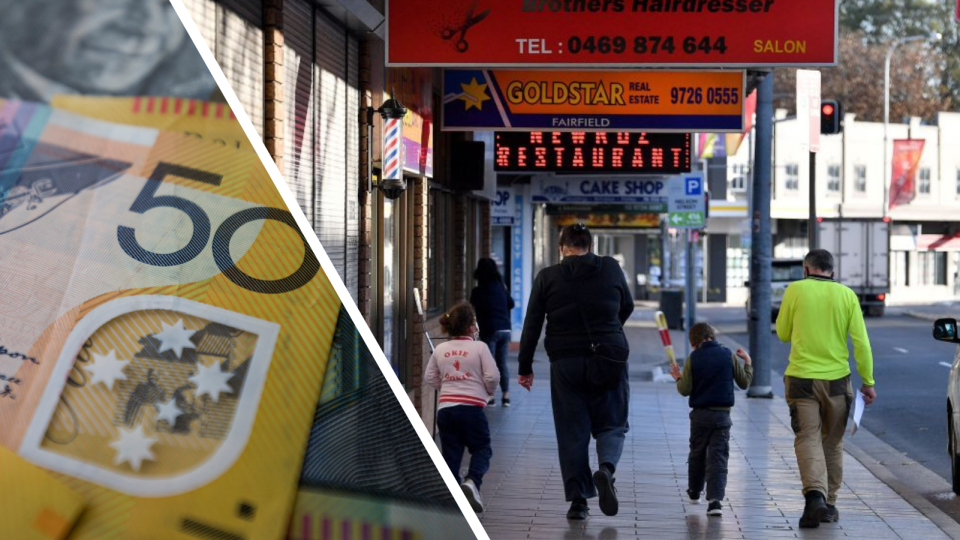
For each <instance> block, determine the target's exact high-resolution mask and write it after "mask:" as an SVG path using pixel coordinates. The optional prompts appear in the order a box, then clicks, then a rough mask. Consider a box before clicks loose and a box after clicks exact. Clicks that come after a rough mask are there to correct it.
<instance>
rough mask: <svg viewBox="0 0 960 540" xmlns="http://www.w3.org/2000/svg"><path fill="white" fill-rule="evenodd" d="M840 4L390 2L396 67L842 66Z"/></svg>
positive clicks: (812, 0)
mask: <svg viewBox="0 0 960 540" xmlns="http://www.w3.org/2000/svg"><path fill="white" fill-rule="evenodd" d="M837 5H838V4H837V0H509V1H506V0H442V1H441V0H390V1H389V3H388V6H387V64H388V65H390V66H448V67H470V66H483V67H538V66H539V67H544V66H552V67H572V66H597V67H644V66H648V67H649V66H687V67H696V66H700V67H705V66H710V67H763V66H833V65H836V59H837V19H838V17H837Z"/></svg>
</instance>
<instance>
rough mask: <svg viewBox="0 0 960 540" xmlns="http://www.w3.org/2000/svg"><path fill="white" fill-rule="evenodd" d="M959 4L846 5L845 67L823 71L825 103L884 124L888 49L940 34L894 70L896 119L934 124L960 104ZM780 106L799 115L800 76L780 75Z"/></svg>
mask: <svg viewBox="0 0 960 540" xmlns="http://www.w3.org/2000/svg"><path fill="white" fill-rule="evenodd" d="M954 7H955V4H954V3H953V0H843V1H842V2H841V3H840V39H839V43H838V48H839V61H838V65H837V67H835V68H825V69H822V70H821V74H822V75H821V77H822V83H821V84H822V90H821V94H822V95H823V97H824V98H836V99H838V100H839V101H840V102H841V103H842V104H843V107H844V111H845V112H852V113H856V114H857V120H861V121H873V122H882V121H883V66H884V59H885V57H886V53H887V49H888V48H889V45H890V44H891V43H893V41H894V40H895V39H898V38H900V37H905V36H914V35H924V34H929V33H930V32H933V31H935V32H940V33H941V34H943V39H942V40H941V41H940V42H938V43H933V44H927V43H924V42H914V43H908V44H905V45H901V46H900V47H899V48H898V49H897V52H896V54H895V55H894V57H893V61H892V63H891V66H890V121H891V122H901V121H904V120H905V119H906V118H908V117H910V116H918V117H920V118H923V119H925V120H928V121H932V120H933V119H934V117H935V116H936V113H937V112H938V111H949V110H956V108H957V107H958V106H960V33H958V29H957V24H956V22H955V19H954V17H955V16H954V13H953V9H954ZM775 73H776V75H775V79H774V88H775V90H774V92H775V106H777V107H779V108H784V109H788V110H790V111H791V113H793V112H795V111H794V108H795V97H794V94H795V91H796V70H793V69H789V70H777V71H776V72H775Z"/></svg>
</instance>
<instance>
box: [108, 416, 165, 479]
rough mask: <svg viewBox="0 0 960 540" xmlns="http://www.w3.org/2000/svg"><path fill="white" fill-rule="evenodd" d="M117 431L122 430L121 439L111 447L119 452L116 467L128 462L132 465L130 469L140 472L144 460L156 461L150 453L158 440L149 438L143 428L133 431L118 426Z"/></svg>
mask: <svg viewBox="0 0 960 540" xmlns="http://www.w3.org/2000/svg"><path fill="white" fill-rule="evenodd" d="M117 429H119V430H120V439H119V440H116V441H113V442H112V443H110V446H111V447H113V449H114V450H116V451H117V455H116V456H115V457H114V460H113V462H114V464H115V465H120V464H121V463H123V462H125V461H126V462H128V463H130V467H131V468H132V469H133V470H134V471H137V472H139V471H140V465H141V463H143V460H145V459H148V460H150V461H154V460H155V459H156V456H154V455H153V452H152V451H150V447H151V446H153V443H155V442H157V439H154V438H152V437H147V435H146V433H144V432H143V426H140V425H138V426H137V427H135V428H133V429H131V430H127V429H124V428H122V427H119V426H118V428H117Z"/></svg>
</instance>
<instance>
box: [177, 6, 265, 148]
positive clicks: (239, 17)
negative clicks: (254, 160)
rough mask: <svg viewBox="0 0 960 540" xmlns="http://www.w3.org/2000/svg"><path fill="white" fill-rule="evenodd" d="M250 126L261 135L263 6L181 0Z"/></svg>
mask: <svg viewBox="0 0 960 540" xmlns="http://www.w3.org/2000/svg"><path fill="white" fill-rule="evenodd" d="M184 5H185V6H186V8H187V11H188V12H189V13H190V16H191V18H192V19H193V21H194V24H196V25H197V28H198V29H199V30H200V35H202V36H203V39H204V41H206V43H207V47H209V48H210V50H211V51H212V52H213V56H214V58H216V59H217V63H218V64H220V69H222V70H223V73H224V75H225V76H226V77H227V81H229V83H230V87H231V88H233V91H234V92H235V93H236V94H237V98H238V99H239V100H240V104H241V105H242V106H243V110H244V111H245V112H246V113H247V116H249V117H250V121H251V122H252V123H253V127H254V128H256V130H257V133H258V134H259V135H260V137H261V138H262V137H263V7H262V5H261V3H260V0H221V1H217V2H214V1H212V0H185V1H184Z"/></svg>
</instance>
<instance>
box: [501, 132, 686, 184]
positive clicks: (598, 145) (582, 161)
mask: <svg viewBox="0 0 960 540" xmlns="http://www.w3.org/2000/svg"><path fill="white" fill-rule="evenodd" d="M493 168H494V170H495V171H497V172H555V173H574V174H599V173H603V174H633V175H636V174H656V175H664V176H666V175H671V174H678V173H685V172H689V171H690V134H689V133H628V132H625V131H621V132H616V133H606V132H600V133H586V132H583V131H580V132H559V131H554V132H542V131H532V132H529V133H519V132H506V131H504V132H499V131H498V132H497V134H496V137H494V163H493Z"/></svg>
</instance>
